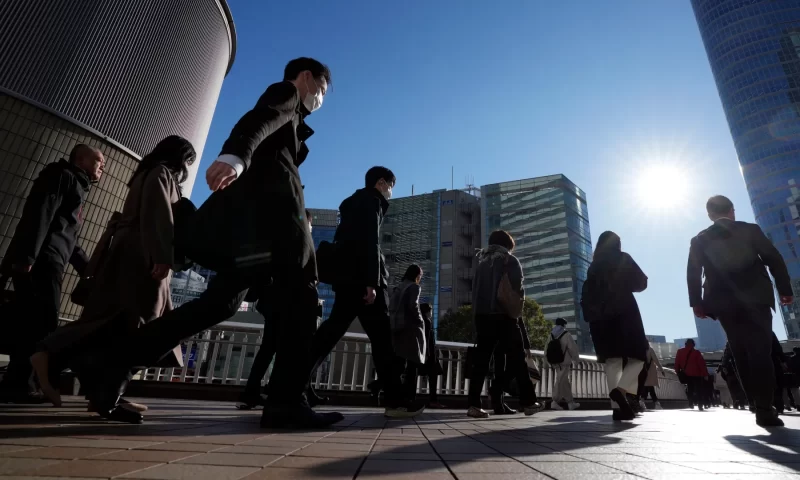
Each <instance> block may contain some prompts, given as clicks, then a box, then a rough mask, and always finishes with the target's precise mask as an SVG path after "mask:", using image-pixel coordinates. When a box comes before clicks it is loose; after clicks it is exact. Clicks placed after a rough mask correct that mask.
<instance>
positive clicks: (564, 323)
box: [556, 317, 567, 327]
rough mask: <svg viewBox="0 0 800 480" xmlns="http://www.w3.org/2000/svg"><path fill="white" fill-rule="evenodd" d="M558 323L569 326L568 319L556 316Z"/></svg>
mask: <svg viewBox="0 0 800 480" xmlns="http://www.w3.org/2000/svg"><path fill="white" fill-rule="evenodd" d="M556 325H561V326H562V327H566V326H567V321H566V320H564V319H563V318H561V317H559V318H556Z"/></svg>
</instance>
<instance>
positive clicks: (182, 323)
mask: <svg viewBox="0 0 800 480" xmlns="http://www.w3.org/2000/svg"><path fill="white" fill-rule="evenodd" d="M250 285H251V281H250V280H248V279H247V278H246V277H244V276H241V275H237V274H236V272H235V271H234V272H223V273H219V274H217V276H215V277H214V278H213V279H212V280H211V283H209V285H208V288H207V289H206V291H204V292H203V293H202V294H200V297H199V298H197V299H196V300H192V301H191V302H188V303H184V304H183V305H181V306H180V307H178V308H176V309H175V310H172V311H170V312H167V313H166V314H164V315H163V316H161V317H159V318H157V319H155V320H153V321H151V322H149V323H147V324H145V325H143V326H142V327H141V328H139V329H137V330H136V331H134V332H131V333H130V335H128V336H127V338H121V339H119V341H117V342H115V344H114V345H109V346H108V348H107V349H106V350H104V351H103V352H102V353H98V354H94V355H93V357H92V358H89V359H85V365H86V367H87V368H88V369H89V370H90V371H87V374H88V375H97V377H96V378H102V379H104V382H105V383H106V385H107V388H104V389H102V390H103V391H108V392H119V391H120V388H121V385H123V384H124V383H125V379H126V378H127V376H128V375H129V373H130V370H131V368H132V367H133V366H139V365H154V364H155V363H156V362H157V361H158V360H159V358H161V357H162V356H163V355H164V354H166V353H169V352H170V350H172V349H173V348H174V347H175V345H177V344H179V343H180V342H181V340H183V339H185V338H188V337H191V336H192V335H195V334H197V333H199V332H202V331H203V330H206V329H207V328H210V327H213V326H214V325H216V324H218V323H220V322H223V321H225V320H227V319H229V318H231V317H232V316H234V315H235V314H236V312H237V311H238V310H239V306H240V305H241V304H242V301H243V300H244V297H245V295H246V294H247V289H248V288H249V287H250ZM115 358H116V359H118V361H114V362H113V364H110V363H111V362H109V359H115ZM115 395H116V393H115V394H112V396H115ZM92 400H93V402H94V403H95V405H97V406H98V407H99V408H107V409H110V408H113V405H115V404H116V401H117V399H116V398H106V397H105V396H103V398H96V399H94V398H93V399H92Z"/></svg>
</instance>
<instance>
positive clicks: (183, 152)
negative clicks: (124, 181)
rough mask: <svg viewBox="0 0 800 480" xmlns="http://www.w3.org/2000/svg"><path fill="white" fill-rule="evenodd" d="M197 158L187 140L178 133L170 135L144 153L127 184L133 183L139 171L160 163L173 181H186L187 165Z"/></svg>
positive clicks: (141, 171) (144, 170)
mask: <svg viewBox="0 0 800 480" xmlns="http://www.w3.org/2000/svg"><path fill="white" fill-rule="evenodd" d="M196 159H197V152H195V150H194V147H193V146H192V144H191V142H189V140H186V139H185V138H183V137H179V136H178V135H170V136H169V137H167V138H165V139H164V140H161V141H160V142H158V144H157V145H156V146H155V148H153V150H152V151H151V152H150V153H148V154H147V155H145V157H144V158H143V159H142V161H141V162H139V166H138V167H137V168H136V171H135V172H134V173H133V177H131V181H130V182H128V186H131V185H133V181H134V179H135V178H136V177H137V176H139V174H141V173H145V172H149V171H150V170H152V169H153V168H155V167H157V166H159V165H162V166H164V167H166V169H167V170H169V171H170V173H172V176H173V178H175V182H176V183H178V184H181V183H183V182H185V181H186V179H187V178H188V176H189V166H190V165H192V164H193V163H194V162H195V160H196Z"/></svg>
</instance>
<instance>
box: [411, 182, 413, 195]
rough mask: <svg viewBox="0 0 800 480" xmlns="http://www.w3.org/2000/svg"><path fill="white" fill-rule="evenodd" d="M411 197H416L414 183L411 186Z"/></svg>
mask: <svg viewBox="0 0 800 480" xmlns="http://www.w3.org/2000/svg"><path fill="white" fill-rule="evenodd" d="M411 196H412V197H413V196H414V184H413V183H412V184H411Z"/></svg>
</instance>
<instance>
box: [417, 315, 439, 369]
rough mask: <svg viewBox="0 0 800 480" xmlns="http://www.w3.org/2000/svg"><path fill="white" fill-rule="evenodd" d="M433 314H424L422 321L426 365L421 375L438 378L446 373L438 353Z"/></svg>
mask: <svg viewBox="0 0 800 480" xmlns="http://www.w3.org/2000/svg"><path fill="white" fill-rule="evenodd" d="M432 313H433V312H427V313H423V314H422V320H423V321H424V322H425V365H424V368H423V369H422V371H421V372H420V374H421V375H427V376H429V377H437V376H439V375H441V374H442V373H444V370H443V369H442V364H441V362H439V357H438V354H437V353H436V335H435V333H434V331H433V319H432V318H431V315H432Z"/></svg>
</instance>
